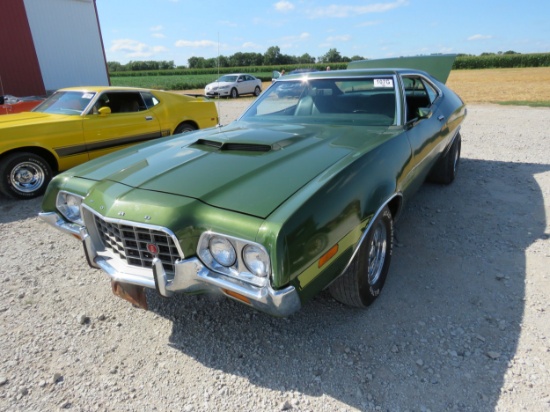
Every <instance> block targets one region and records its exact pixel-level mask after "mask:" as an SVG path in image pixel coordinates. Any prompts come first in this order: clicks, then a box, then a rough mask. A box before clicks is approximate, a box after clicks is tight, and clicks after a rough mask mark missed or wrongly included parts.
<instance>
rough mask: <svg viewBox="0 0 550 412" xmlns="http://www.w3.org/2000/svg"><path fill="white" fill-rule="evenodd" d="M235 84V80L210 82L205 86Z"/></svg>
mask: <svg viewBox="0 0 550 412" xmlns="http://www.w3.org/2000/svg"><path fill="white" fill-rule="evenodd" d="M233 84H235V82H212V83H208V84H207V85H206V87H207V88H212V87H224V86H231V85H233Z"/></svg>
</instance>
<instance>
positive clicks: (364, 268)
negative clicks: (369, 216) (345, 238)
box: [329, 206, 393, 308]
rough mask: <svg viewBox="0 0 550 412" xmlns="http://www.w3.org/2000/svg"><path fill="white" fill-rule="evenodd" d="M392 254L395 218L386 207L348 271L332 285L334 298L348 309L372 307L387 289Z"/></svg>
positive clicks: (364, 240)
mask: <svg viewBox="0 0 550 412" xmlns="http://www.w3.org/2000/svg"><path fill="white" fill-rule="evenodd" d="M392 250H393V218H392V215H391V212H390V210H389V209H388V207H387V206H385V207H384V209H382V212H381V213H380V214H379V215H378V217H376V219H375V221H374V222H373V224H372V226H371V228H370V229H369V232H368V233H367V235H366V237H365V239H363V243H361V245H360V246H359V250H358V251H357V254H356V255H355V257H354V258H353V260H352V262H351V264H350V265H349V267H348V268H347V269H346V271H345V272H344V273H343V274H342V275H341V276H340V277H339V278H338V279H336V280H335V281H334V282H333V283H332V284H331V285H330V287H329V291H330V293H331V295H332V296H333V297H334V298H335V299H336V300H338V301H339V302H342V303H344V304H346V305H349V306H355V307H359V308H362V307H366V306H369V305H370V304H371V303H372V302H374V300H375V299H376V298H377V297H378V295H379V294H380V292H381V291H382V288H383V287H384V283H385V282H386V277H387V276H388V271H389V268H390V261H391V255H392Z"/></svg>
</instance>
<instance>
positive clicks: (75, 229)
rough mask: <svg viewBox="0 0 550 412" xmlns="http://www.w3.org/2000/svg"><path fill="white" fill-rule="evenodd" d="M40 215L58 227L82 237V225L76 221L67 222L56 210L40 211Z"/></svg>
mask: <svg viewBox="0 0 550 412" xmlns="http://www.w3.org/2000/svg"><path fill="white" fill-rule="evenodd" d="M38 217H39V218H41V219H42V220H44V221H45V222H46V223H48V224H49V225H51V226H53V227H55V228H56V229H58V230H60V231H62V232H64V233H68V234H69V235H73V236H77V237H78V238H80V239H82V238H81V236H80V229H81V228H82V226H81V225H78V224H76V223H72V222H67V221H66V220H65V219H63V218H62V217H61V216H60V215H59V214H57V213H56V212H40V213H38Z"/></svg>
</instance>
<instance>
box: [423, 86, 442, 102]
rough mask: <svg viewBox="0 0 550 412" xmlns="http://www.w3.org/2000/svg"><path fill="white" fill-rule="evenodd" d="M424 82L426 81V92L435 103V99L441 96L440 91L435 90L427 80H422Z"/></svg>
mask: <svg viewBox="0 0 550 412" xmlns="http://www.w3.org/2000/svg"><path fill="white" fill-rule="evenodd" d="M422 83H424V86H425V88H426V93H427V94H428V98H429V99H430V103H431V104H433V102H434V101H435V99H437V96H439V93H437V90H435V89H434V88H433V86H432V85H431V84H430V83H428V82H426V81H422Z"/></svg>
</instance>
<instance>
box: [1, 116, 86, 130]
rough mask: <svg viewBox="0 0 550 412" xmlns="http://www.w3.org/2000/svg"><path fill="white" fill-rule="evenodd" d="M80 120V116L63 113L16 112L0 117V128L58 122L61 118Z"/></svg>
mask: <svg viewBox="0 0 550 412" xmlns="http://www.w3.org/2000/svg"><path fill="white" fill-rule="evenodd" d="M67 119H73V120H79V119H80V116H67V115H62V114H50V113H41V112H23V113H14V114H10V115H9V116H2V117H0V128H2V129H4V128H10V127H18V126H24V125H25V126H28V125H31V124H44V123H48V122H58V121H60V120H67Z"/></svg>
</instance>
